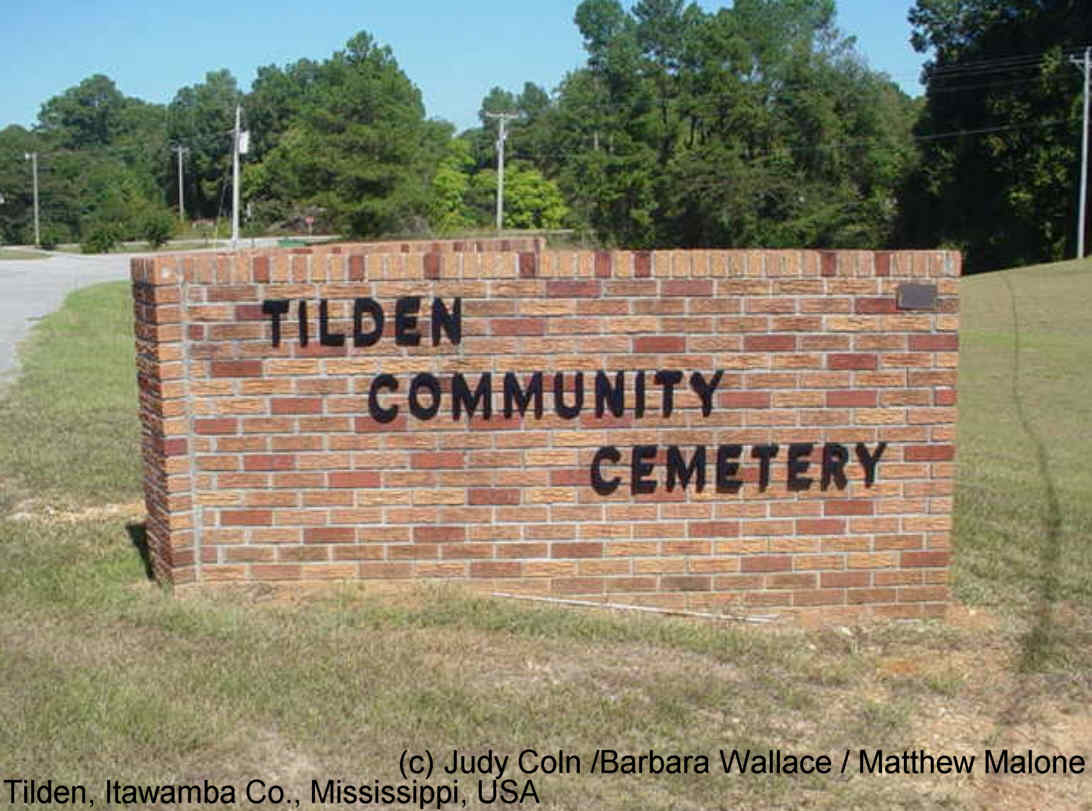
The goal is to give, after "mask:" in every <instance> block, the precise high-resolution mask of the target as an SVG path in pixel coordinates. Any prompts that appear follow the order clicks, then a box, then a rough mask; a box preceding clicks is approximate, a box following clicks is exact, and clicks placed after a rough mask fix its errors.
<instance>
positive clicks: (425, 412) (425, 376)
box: [409, 372, 440, 420]
mask: <svg viewBox="0 0 1092 811" xmlns="http://www.w3.org/2000/svg"><path fill="white" fill-rule="evenodd" d="M418 389H428V391H429V394H431V395H432V404H431V405H430V406H429V407H428V408H424V407H422V406H421V403H420V402H418V400H417V390H418ZM409 410H410V413H411V414H412V415H413V416H415V417H416V418H417V419H419V420H431V419H432V418H433V417H435V416H436V412H437V411H439V410H440V384H439V383H438V382H437V381H436V378H435V376H433V375H431V374H429V373H428V372H421V373H420V374H417V375H414V378H413V380H412V381H410V387H409Z"/></svg>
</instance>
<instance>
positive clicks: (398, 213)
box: [260, 32, 452, 236]
mask: <svg viewBox="0 0 1092 811" xmlns="http://www.w3.org/2000/svg"><path fill="white" fill-rule="evenodd" d="M307 73H308V74H309V75H308V77H307V81H308V83H309V86H308V88H307V89H306V91H305V92H301V93H299V94H298V96H297V98H298V106H299V109H298V111H297V112H295V113H294V114H289V115H288V116H287V117H286V119H287V122H288V123H287V124H286V125H285V130H284V132H283V133H282V135H281V137H280V139H279V141H278V143H277V145H276V146H274V147H273V148H271V149H270V150H269V151H268V152H267V153H266V155H265V157H264V160H263V161H262V165H263V170H262V172H263V175H264V182H263V184H262V185H261V187H260V194H261V196H263V197H265V198H266V199H268V198H269V197H270V196H277V197H279V198H280V199H282V200H291V201H293V202H294V203H295V204H296V205H308V206H315V207H318V208H321V209H323V210H324V211H325V212H326V214H327V216H328V218H329V219H330V220H331V222H333V223H334V225H335V226H336V227H337V228H339V229H340V230H343V231H345V232H347V233H352V234H355V235H358V236H367V235H375V234H379V233H383V232H385V231H411V230H419V229H420V228H421V227H423V226H424V224H426V223H427V217H428V208H429V190H430V186H431V183H432V178H433V174H434V173H435V171H436V167H437V165H438V164H439V162H440V159H441V157H442V155H443V149H444V145H445V144H446V142H447V141H448V139H449V138H450V137H451V130H452V128H451V126H450V125H449V124H446V123H443V122H434V121H426V120H425V110H424V105H423V103H422V101H421V94H420V91H419V90H418V89H417V88H416V87H415V86H414V85H413V84H412V83H411V82H410V80H409V78H408V77H407V76H406V75H405V74H404V73H403V72H402V71H401V69H400V68H399V67H398V63H397V62H396V61H395V59H394V55H393V54H392V53H391V50H390V48H389V47H386V46H379V45H378V44H376V42H375V41H374V40H373V39H372V38H371V36H370V35H369V34H367V33H365V32H361V33H359V34H357V35H356V36H354V37H353V38H352V39H350V40H349V41H348V42H347V43H346V48H345V50H343V51H338V52H336V53H335V54H334V55H333V56H332V57H331V58H330V59H328V60H326V61H325V62H323V63H321V64H320V65H318V66H316V67H315V68H314V70H313V71H311V70H310V69H309V70H308V71H307Z"/></svg>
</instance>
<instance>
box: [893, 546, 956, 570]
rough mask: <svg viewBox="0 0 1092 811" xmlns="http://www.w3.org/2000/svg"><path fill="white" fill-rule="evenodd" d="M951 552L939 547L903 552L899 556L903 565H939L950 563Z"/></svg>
mask: <svg viewBox="0 0 1092 811" xmlns="http://www.w3.org/2000/svg"><path fill="white" fill-rule="evenodd" d="M948 557H949V552H948V550H947V549H939V550H935V551H929V552H903V553H902V554H901V555H900V557H899V562H900V564H901V565H902V566H907V567H909V566H923V567H937V566H947V565H948Z"/></svg>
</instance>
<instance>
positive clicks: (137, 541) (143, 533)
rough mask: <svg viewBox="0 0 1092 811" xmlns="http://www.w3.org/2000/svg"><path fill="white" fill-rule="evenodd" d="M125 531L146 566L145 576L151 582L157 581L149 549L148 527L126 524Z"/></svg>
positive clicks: (141, 524)
mask: <svg viewBox="0 0 1092 811" xmlns="http://www.w3.org/2000/svg"><path fill="white" fill-rule="evenodd" d="M125 531H126V532H128V533H129V540H130V541H132V543H133V547H134V548H135V549H136V551H137V554H138V555H140V562H141V563H143V564H144V575H145V576H146V577H147V578H148V579H149V580H155V572H154V571H153V570H152V554H151V552H150V551H149V549H148V527H147V525H146V524H143V523H140V524H126V525H125Z"/></svg>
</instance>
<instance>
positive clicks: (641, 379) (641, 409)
mask: <svg viewBox="0 0 1092 811" xmlns="http://www.w3.org/2000/svg"><path fill="white" fill-rule="evenodd" d="M633 393H634V399H636V400H637V405H635V406H634V407H633V416H634V417H637V418H638V419H640V418H641V417H643V416H644V415H645V371H644V369H642V370H641V371H639V372H638V373H637V382H636V383H634V384H633Z"/></svg>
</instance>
